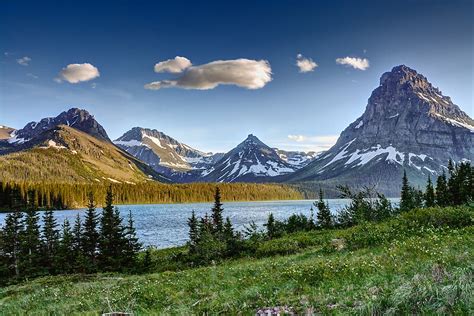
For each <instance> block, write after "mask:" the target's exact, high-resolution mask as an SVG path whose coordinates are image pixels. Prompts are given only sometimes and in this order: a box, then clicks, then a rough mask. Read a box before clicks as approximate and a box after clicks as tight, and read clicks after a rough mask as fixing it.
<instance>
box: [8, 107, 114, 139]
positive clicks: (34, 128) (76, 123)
mask: <svg viewBox="0 0 474 316" xmlns="http://www.w3.org/2000/svg"><path fill="white" fill-rule="evenodd" d="M59 125H67V126H70V127H72V128H75V129H77V130H80V131H82V132H84V133H87V134H89V135H91V136H93V137H95V138H97V139H100V140H105V141H110V139H109V137H108V135H107V132H106V131H105V129H104V128H103V127H102V125H100V124H99V123H98V122H97V121H96V120H95V118H94V116H93V115H91V114H90V113H89V112H88V111H86V110H83V109H79V108H71V109H69V110H67V111H64V112H62V113H60V114H59V115H58V116H56V117H46V118H43V119H41V120H40V121H39V122H30V123H28V124H26V125H25V127H23V128H22V129H20V130H17V131H15V132H14V134H12V136H13V137H12V138H11V139H10V140H9V142H10V143H13V144H15V143H24V142H27V141H29V140H32V139H34V138H36V137H38V136H39V135H40V134H42V133H43V132H45V131H47V130H50V129H52V128H55V127H57V126H59Z"/></svg>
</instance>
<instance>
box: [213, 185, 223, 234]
mask: <svg viewBox="0 0 474 316" xmlns="http://www.w3.org/2000/svg"><path fill="white" fill-rule="evenodd" d="M223 211H224V209H223V208H222V203H221V191H220V189H219V187H216V193H215V195H214V206H213V208H212V210H211V212H212V213H211V217H212V226H213V233H214V234H216V235H221V234H222V232H223V229H224V220H223V215H222V212H223Z"/></svg>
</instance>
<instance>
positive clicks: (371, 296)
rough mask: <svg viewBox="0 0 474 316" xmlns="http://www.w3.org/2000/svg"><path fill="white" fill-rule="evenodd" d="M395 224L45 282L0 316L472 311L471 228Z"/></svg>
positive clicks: (18, 288) (4, 299)
mask: <svg viewBox="0 0 474 316" xmlns="http://www.w3.org/2000/svg"><path fill="white" fill-rule="evenodd" d="M426 214H427V215H429V216H431V219H434V222H436V221H437V220H439V218H442V215H440V214H441V213H440V212H438V213H435V212H434V213H433V214H434V215H436V216H438V217H436V216H433V214H431V213H426ZM426 214H425V215H426ZM466 214H467V215H469V214H472V212H471V211H469V212H465V213H464V216H466ZM425 217H426V216H424V217H423V218H425ZM465 220H467V221H468V222H472V221H473V220H474V218H473V217H471V218H470V219H469V218H465ZM465 220H464V223H466V222H465ZM403 221H404V223H405V224H406V223H407V222H410V217H409V216H408V217H405V218H404V219H403ZM443 223H446V220H444V221H443ZM399 224H400V223H398V222H396V221H392V222H391V224H390V222H389V223H381V224H373V225H368V226H367V227H359V228H351V229H347V230H340V231H328V232H311V233H307V234H296V235H292V236H287V237H285V238H283V239H281V240H275V241H271V242H269V243H268V244H266V245H265V246H262V247H260V248H259V249H260V250H258V251H257V252H259V254H260V255H261V256H265V255H269V254H271V253H273V254H274V253H279V252H283V253H285V252H287V253H291V252H295V251H296V248H295V245H299V246H300V252H297V253H295V254H291V255H285V256H280V255H277V256H272V257H263V258H261V259H257V258H242V259H239V260H233V261H228V262H223V263H222V264H220V265H217V266H210V267H202V268H195V269H188V270H184V271H176V272H161V273H153V274H147V275H140V276H130V275H117V274H115V275H94V276H80V275H75V276H67V277H64V276H58V277H45V278H41V279H37V280H33V281H31V282H28V283H24V284H21V285H12V286H9V287H6V288H3V289H0V313H1V314H15V315H16V314H34V315H42V314H91V315H96V314H98V313H99V312H108V311H111V310H115V311H117V310H120V311H133V312H134V313H135V314H137V315H144V314H187V315H189V314H238V313H242V314H255V312H256V311H257V310H259V309H261V308H264V307H278V306H279V307H282V306H286V308H287V309H289V310H292V311H294V312H297V313H311V312H312V313H329V314H332V313H358V314H378V313H386V314H393V315H398V314H407V313H409V314H418V313H426V314H469V313H472V311H474V300H473V297H474V295H473V294H474V293H473V290H474V285H473V277H474V260H473V259H474V258H473V257H474V252H473V249H474V246H473V245H474V234H473V233H474V227H473V226H470V225H468V226H466V225H464V227H456V225H454V223H451V222H447V225H439V226H432V225H427V226H421V227H418V229H417V230H413V231H411V233H410V230H409V229H407V227H406V226H404V228H403V229H402V228H400V229H399V230H400V231H398V234H396V233H397V232H396V231H393V228H394V227H399ZM418 224H419V223H417V224H416V225H418ZM397 225H398V226H397ZM408 226H410V225H408ZM363 232H365V234H362V233H363ZM363 236H365V237H364V239H363V240H362V239H361V238H362V237H363ZM394 236H398V237H397V238H395V237H394ZM334 237H336V238H342V237H343V238H344V239H345V241H346V242H345V245H344V249H343V250H341V251H336V250H334V249H332V248H331V247H328V240H329V239H330V238H334ZM288 244H289V245H290V246H284V247H280V246H281V245H288ZM303 247H306V248H304V249H302V250H301V248H303ZM275 249H276V250H278V251H276V252H275ZM281 249H283V250H281ZM270 250H271V251H270ZM272 251H273V252H272ZM259 254H257V255H259Z"/></svg>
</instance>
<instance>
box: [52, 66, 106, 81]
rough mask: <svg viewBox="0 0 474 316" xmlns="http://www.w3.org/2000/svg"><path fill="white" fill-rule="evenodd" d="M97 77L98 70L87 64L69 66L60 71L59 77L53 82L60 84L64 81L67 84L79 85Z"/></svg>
mask: <svg viewBox="0 0 474 316" xmlns="http://www.w3.org/2000/svg"><path fill="white" fill-rule="evenodd" d="M99 76H100V73H99V69H97V68H96V67H95V66H93V65H91V64H89V63H84V64H69V65H67V66H66V68H63V69H62V70H61V72H60V73H59V77H58V78H55V79H54V81H56V82H62V81H63V80H64V81H67V82H69V83H79V82H82V81H89V80H92V79H94V78H97V77H99Z"/></svg>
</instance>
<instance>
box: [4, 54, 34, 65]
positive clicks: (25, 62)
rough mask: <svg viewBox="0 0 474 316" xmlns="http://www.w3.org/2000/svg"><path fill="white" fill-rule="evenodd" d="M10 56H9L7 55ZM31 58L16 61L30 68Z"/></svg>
mask: <svg viewBox="0 0 474 316" xmlns="http://www.w3.org/2000/svg"><path fill="white" fill-rule="evenodd" d="M7 56H8V55H7ZM30 61H31V58H30V57H28V56H25V57H21V58H18V59H17V60H16V62H17V63H19V64H20V65H22V66H28V65H29V64H30Z"/></svg>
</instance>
